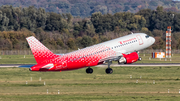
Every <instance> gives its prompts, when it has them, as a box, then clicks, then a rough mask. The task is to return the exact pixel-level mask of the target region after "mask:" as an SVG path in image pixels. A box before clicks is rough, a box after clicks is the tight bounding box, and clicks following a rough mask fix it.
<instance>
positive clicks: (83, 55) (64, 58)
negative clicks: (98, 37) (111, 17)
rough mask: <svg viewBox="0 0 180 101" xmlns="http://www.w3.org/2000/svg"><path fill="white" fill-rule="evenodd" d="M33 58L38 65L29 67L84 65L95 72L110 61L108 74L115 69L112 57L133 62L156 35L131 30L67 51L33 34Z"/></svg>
mask: <svg viewBox="0 0 180 101" xmlns="http://www.w3.org/2000/svg"><path fill="white" fill-rule="evenodd" d="M26 40H27V42H28V44H29V46H30V48H31V51H32V53H33V55H34V58H35V60H36V62H37V64H36V65H34V66H32V67H30V68H29V70H30V71H43V72H48V71H67V70H75V69H80V68H85V67H88V68H87V69H86V73H88V74H91V73H93V69H92V68H91V67H92V66H96V65H100V64H103V63H107V64H108V68H107V69H106V70H105V72H106V73H107V74H111V73H113V69H112V68H110V65H111V64H112V61H118V63H119V64H121V63H124V64H130V63H134V62H136V61H138V60H141V57H139V54H138V52H139V50H142V49H145V48H147V47H149V46H151V45H152V44H153V43H154V42H155V39H154V38H153V37H151V36H149V35H147V34H145V33H132V34H129V35H126V36H123V37H119V38H116V39H113V40H110V41H106V42H103V43H99V44H96V45H93V46H90V47H86V48H83V49H78V50H76V51H73V52H70V53H66V54H60V55H57V54H54V53H53V52H51V51H50V50H49V49H48V48H47V47H45V46H44V45H43V44H42V43H41V42H39V41H38V40H37V39H36V38H35V37H34V36H30V37H27V38H26Z"/></svg>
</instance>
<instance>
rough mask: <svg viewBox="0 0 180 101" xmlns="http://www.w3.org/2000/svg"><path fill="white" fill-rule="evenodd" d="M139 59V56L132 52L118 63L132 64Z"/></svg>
mask: <svg viewBox="0 0 180 101" xmlns="http://www.w3.org/2000/svg"><path fill="white" fill-rule="evenodd" d="M138 59H139V55H138V54H137V53H136V52H132V53H130V54H123V57H121V58H120V59H119V61H118V63H119V64H121V63H124V64H130V63H134V62H136V61H137V60H138Z"/></svg>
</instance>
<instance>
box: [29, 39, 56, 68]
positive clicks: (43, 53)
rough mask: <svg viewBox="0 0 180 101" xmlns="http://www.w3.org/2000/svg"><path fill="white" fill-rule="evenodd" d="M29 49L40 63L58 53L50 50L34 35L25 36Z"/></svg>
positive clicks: (54, 56)
mask: <svg viewBox="0 0 180 101" xmlns="http://www.w3.org/2000/svg"><path fill="white" fill-rule="evenodd" d="M26 40H27V41H28V44H29V46H30V48H31V51H32V53H33V55H34V58H35V60H36V62H37V63H38V64H39V63H42V62H43V61H44V60H47V59H53V58H56V57H58V55H56V54H54V53H53V52H51V51H50V50H49V49H48V48H47V47H45V46H44V45H43V44H42V43H41V42H39V41H38V40H37V39H36V38H35V37H34V36H31V37H28V38H26Z"/></svg>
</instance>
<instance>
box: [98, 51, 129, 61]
mask: <svg viewBox="0 0 180 101" xmlns="http://www.w3.org/2000/svg"><path fill="white" fill-rule="evenodd" d="M122 54H129V52H126V50H121V51H117V52H116V54H115V55H113V56H109V57H106V58H103V59H101V60H99V62H103V61H108V60H112V61H117V60H119V58H120V57H122V56H123V55H122Z"/></svg>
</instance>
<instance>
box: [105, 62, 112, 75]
mask: <svg viewBox="0 0 180 101" xmlns="http://www.w3.org/2000/svg"><path fill="white" fill-rule="evenodd" d="M111 64H112V61H108V68H107V69H106V73H107V74H112V73H113V69H112V68H110V65H111Z"/></svg>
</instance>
